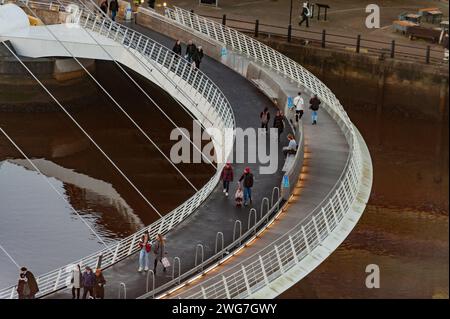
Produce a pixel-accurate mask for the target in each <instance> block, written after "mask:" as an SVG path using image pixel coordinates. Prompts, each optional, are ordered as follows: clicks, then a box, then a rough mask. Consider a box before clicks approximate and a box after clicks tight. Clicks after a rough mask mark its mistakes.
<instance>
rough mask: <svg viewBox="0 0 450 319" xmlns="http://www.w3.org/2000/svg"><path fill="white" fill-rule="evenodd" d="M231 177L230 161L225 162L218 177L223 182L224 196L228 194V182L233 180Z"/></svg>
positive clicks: (232, 175) (232, 176)
mask: <svg viewBox="0 0 450 319" xmlns="http://www.w3.org/2000/svg"><path fill="white" fill-rule="evenodd" d="M233 178H234V174H233V167H232V166H231V164H230V162H227V163H226V164H225V166H224V168H223V169H222V173H221V174H220V179H221V180H222V182H223V192H224V193H225V196H228V192H229V191H230V182H232V181H233Z"/></svg>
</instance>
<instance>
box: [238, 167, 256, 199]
mask: <svg viewBox="0 0 450 319" xmlns="http://www.w3.org/2000/svg"><path fill="white" fill-rule="evenodd" d="M241 181H242V184H243V187H244V206H247V205H248V200H249V201H250V204H251V203H252V187H253V174H252V173H251V171H250V167H246V168H245V170H244V173H243V174H242V176H241V178H240V179H239V182H241Z"/></svg>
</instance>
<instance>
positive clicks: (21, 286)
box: [17, 273, 30, 299]
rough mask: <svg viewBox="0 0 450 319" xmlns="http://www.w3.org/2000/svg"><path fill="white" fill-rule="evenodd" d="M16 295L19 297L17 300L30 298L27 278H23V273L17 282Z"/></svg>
mask: <svg viewBox="0 0 450 319" xmlns="http://www.w3.org/2000/svg"><path fill="white" fill-rule="evenodd" d="M17 294H18V295H19V299H29V298H30V286H29V285H28V280H27V277H25V274H23V273H21V274H20V275H19V281H18V282H17Z"/></svg>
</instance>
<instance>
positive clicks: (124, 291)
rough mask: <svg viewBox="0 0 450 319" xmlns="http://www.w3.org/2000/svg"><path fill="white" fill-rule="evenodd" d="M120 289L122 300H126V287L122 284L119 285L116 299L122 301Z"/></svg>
mask: <svg viewBox="0 0 450 319" xmlns="http://www.w3.org/2000/svg"><path fill="white" fill-rule="evenodd" d="M122 288H123V299H127V286H126V285H125V283H124V282H121V283H120V284H119V298H118V299H122V298H120V297H121V293H120V292H121V290H122Z"/></svg>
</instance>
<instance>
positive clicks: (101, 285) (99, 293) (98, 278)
mask: <svg viewBox="0 0 450 319" xmlns="http://www.w3.org/2000/svg"><path fill="white" fill-rule="evenodd" d="M105 284H106V280H105V277H103V272H102V270H101V269H100V268H97V269H96V270H95V286H94V296H95V299H104V298H105Z"/></svg>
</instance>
